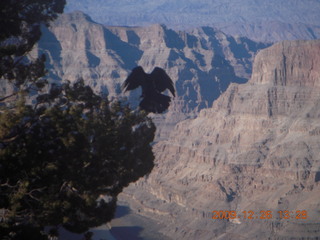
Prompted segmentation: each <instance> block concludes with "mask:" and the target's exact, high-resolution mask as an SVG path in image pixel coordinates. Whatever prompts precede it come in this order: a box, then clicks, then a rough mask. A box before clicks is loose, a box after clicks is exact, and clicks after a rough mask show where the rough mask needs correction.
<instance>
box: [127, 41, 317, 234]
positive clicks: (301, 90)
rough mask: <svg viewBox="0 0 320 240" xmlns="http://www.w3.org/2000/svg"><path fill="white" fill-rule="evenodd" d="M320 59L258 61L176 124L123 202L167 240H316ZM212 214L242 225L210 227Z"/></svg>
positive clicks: (288, 51) (299, 50)
mask: <svg viewBox="0 0 320 240" xmlns="http://www.w3.org/2000/svg"><path fill="white" fill-rule="evenodd" d="M319 52H320V41H319V40H315V41H293V42H290V41H286V42H281V43H278V44H275V45H274V46H272V47H270V48H268V49H265V50H262V51H260V52H259V53H258V55H257V56H256V58H255V62H254V66H253V74H252V77H251V79H250V80H249V82H248V83H246V84H234V83H233V84H231V86H229V87H228V89H227V91H226V92H225V93H223V94H222V96H221V97H219V99H217V100H216V101H215V102H214V104H213V106H212V108H208V109H203V110H201V112H200V114H199V116H198V117H197V118H195V119H193V120H185V121H183V122H180V123H179V124H177V126H176V127H175V129H174V131H172V132H171V134H170V137H169V139H168V140H166V141H160V142H159V143H157V144H156V146H155V147H154V152H155V154H156V167H155V169H154V170H153V172H152V173H151V174H150V175H149V176H148V178H146V179H143V180H141V181H139V182H137V183H136V184H134V185H132V186H130V187H129V188H128V189H127V190H126V191H125V193H124V194H123V195H122V199H125V200H127V201H129V203H130V205H131V207H132V208H133V209H135V210H136V211H139V214H142V215H144V216H148V217H150V218H153V219H156V220H157V221H159V222H161V223H163V224H165V225H166V227H165V228H163V229H162V231H161V232H162V234H165V235H167V236H168V237H170V238H172V239H268V238H270V239H306V238H308V239H316V238H317V237H319V236H320V223H319V207H320V201H319V193H320V183H319V182H320V159H319V156H320V122H319V117H320V55H319ZM214 210H217V211H220V210H221V211H222V210H223V211H231V210H233V211H236V212H237V213H238V215H240V216H241V218H239V219H212V217H213V213H212V211H214ZM244 211H246V213H248V211H254V212H255V214H254V215H253V217H252V219H248V215H247V216H246V219H245V213H244ZM267 211H271V212H268V214H269V213H271V214H272V216H271V215H264V214H265V213H266V212H267ZM280 211H281V212H280ZM284 211H289V212H286V213H289V214H290V217H289V215H286V217H284V215H283V214H284ZM303 211H305V212H303ZM304 214H307V216H306V215H304ZM302 215H303V216H302Z"/></svg>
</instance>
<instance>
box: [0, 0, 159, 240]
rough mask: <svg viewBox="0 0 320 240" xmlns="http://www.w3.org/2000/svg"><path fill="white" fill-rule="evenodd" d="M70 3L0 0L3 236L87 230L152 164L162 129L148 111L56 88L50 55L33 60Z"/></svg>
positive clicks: (105, 217) (77, 87) (77, 89)
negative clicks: (46, 28)
mask: <svg viewBox="0 0 320 240" xmlns="http://www.w3.org/2000/svg"><path fill="white" fill-rule="evenodd" d="M64 5H65V0H41V1H40V0H4V1H0V14H1V18H0V29H1V31H0V81H1V84H3V85H2V86H6V85H8V84H9V85H11V86H12V92H7V91H6V92H5V93H4V94H3V95H2V96H0V239H19V240H20V239H48V236H47V235H50V236H56V235H57V231H56V230H55V229H53V230H51V231H49V233H48V234H45V233H44V232H43V229H44V227H45V226H61V225H62V226H64V227H65V228H67V229H69V230H71V231H73V232H85V231H86V230H87V229H88V228H90V227H92V226H97V225H99V224H102V223H105V222H107V221H110V220H111V219H112V217H113V215H114V212H115V208H116V199H117V195H118V194H119V193H120V192H121V191H122V189H123V188H124V187H126V186H127V185H128V184H129V183H130V182H133V181H136V180H137V179H138V178H140V177H142V176H144V175H146V174H148V173H149V172H150V171H151V170H152V168H153V159H154V156H153V153H152V149H151V146H150V143H151V142H152V141H153V138H154V132H155V126H154V125H153V123H152V121H151V120H150V119H149V118H148V117H147V116H146V114H145V113H144V112H132V111H131V110H130V108H129V107H128V106H126V105H123V104H122V103H121V102H113V103H109V102H108V100H107V99H104V98H102V97H100V96H97V95H96V94H94V93H93V91H92V90H91V88H90V87H88V86H85V84H84V83H83V81H79V82H77V83H76V84H74V85H71V84H70V83H66V84H64V85H62V86H57V85H51V86H50V87H49V86H48V82H47V80H46V78H45V74H46V70H45V66H44V63H45V58H44V56H41V57H39V58H36V59H33V60H30V59H31V58H30V56H29V57H28V58H27V57H26V56H27V55H28V53H29V52H30V51H31V49H32V47H33V46H34V44H35V43H36V42H37V41H38V40H39V38H40V35H41V33H40V24H49V22H50V21H51V20H53V19H54V18H56V16H57V13H61V12H62V11H63V7H64ZM46 86H47V87H48V88H49V90H47V92H46V93H43V92H44V90H43V89H44V87H46ZM9 89H10V88H9ZM7 90H8V89H7ZM30 94H32V95H33V99H34V101H35V104H29V103H27V102H30V98H29V97H30ZM12 97H14V98H13V99H14V102H8V99H11V98H12ZM86 237H87V238H89V237H90V234H87V236H86Z"/></svg>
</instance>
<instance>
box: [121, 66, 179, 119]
mask: <svg viewBox="0 0 320 240" xmlns="http://www.w3.org/2000/svg"><path fill="white" fill-rule="evenodd" d="M140 86H141V88H142V95H141V98H142V100H141V102H140V104H139V106H140V108H141V109H143V110H145V111H146V112H153V113H162V112H164V111H165V110H167V109H168V107H169V103H170V100H171V98H170V97H169V96H166V95H163V94H161V93H162V92H163V91H165V90H166V89H169V90H170V92H171V93H172V95H173V96H175V90H174V87H173V82H172V80H171V78H170V77H169V76H168V75H167V73H166V72H165V71H164V70H163V69H162V68H159V67H156V68H154V69H153V71H152V73H150V74H148V73H145V71H144V70H143V68H142V67H140V66H138V67H136V68H134V69H133V70H132V72H131V73H130V75H129V76H128V78H127V79H126V80H125V82H124V83H123V85H122V89H124V91H128V90H133V89H136V88H138V87H140Z"/></svg>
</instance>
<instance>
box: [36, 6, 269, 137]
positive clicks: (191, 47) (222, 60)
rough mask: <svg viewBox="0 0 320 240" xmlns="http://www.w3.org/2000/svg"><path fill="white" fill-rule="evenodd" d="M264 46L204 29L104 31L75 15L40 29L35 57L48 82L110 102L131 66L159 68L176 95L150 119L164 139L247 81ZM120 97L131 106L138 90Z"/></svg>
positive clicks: (207, 28)
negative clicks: (41, 58)
mask: <svg viewBox="0 0 320 240" xmlns="http://www.w3.org/2000/svg"><path fill="white" fill-rule="evenodd" d="M266 46H267V45H266V44H261V43H256V42H253V41H251V40H249V39H246V38H234V37H231V36H227V35H225V34H224V33H222V32H219V31H215V30H214V29H213V28H209V27H206V28H199V29H195V30H193V31H191V32H188V33H187V32H179V31H174V30H171V29H168V28H166V27H165V26H163V25H152V26H149V27H105V26H103V25H101V24H97V23H95V22H93V21H92V20H91V19H90V18H89V17H88V16H86V15H84V14H83V13H81V12H75V13H72V14H64V15H62V16H60V17H59V19H58V20H57V21H55V22H54V23H53V24H52V26H51V27H50V28H49V29H47V28H43V36H42V38H41V40H40V43H39V45H38V48H37V49H36V50H35V53H38V52H44V53H46V55H47V59H48V62H47V68H48V69H49V73H50V77H51V78H52V79H53V80H55V81H61V80H62V79H63V80H65V79H69V80H71V81H74V80H76V79H78V78H84V80H85V81H86V83H88V84H89V85H90V86H92V87H93V88H94V89H95V90H96V92H102V93H104V94H108V95H109V97H110V98H112V97H119V95H120V96H121V84H122V83H123V82H124V80H125V78H126V77H127V76H128V74H129V73H130V71H131V70H132V68H134V67H135V66H137V65H141V66H142V67H143V68H144V69H145V70H146V71H147V72H150V71H152V70H153V68H154V67H155V66H158V67H162V68H164V69H165V70H166V72H167V73H168V74H169V75H170V77H171V78H172V80H173V81H174V83H175V87H176V90H177V97H176V98H175V99H174V101H173V103H172V105H171V106H170V109H169V112H168V113H167V114H164V115H161V116H157V117H155V121H156V122H157V123H158V126H160V125H162V126H164V127H159V128H158V129H159V131H158V133H159V134H158V135H159V136H160V135H161V136H163V137H166V136H167V132H169V131H170V129H171V127H172V126H174V125H175V124H176V123H177V122H178V121H180V120H183V119H186V118H190V117H193V116H194V115H196V114H197V113H198V111H199V110H200V109H203V108H206V107H211V105H212V102H213V101H214V100H215V99H216V98H217V97H218V96H219V95H220V93H221V92H223V91H225V89H226V88H227V86H228V85H229V84H230V83H231V82H238V83H243V82H245V81H247V79H248V78H249V76H250V74H251V69H252V60H253V57H254V55H255V53H256V52H257V51H258V50H259V49H261V48H265V47H266ZM122 96H123V95H122ZM126 96H127V97H128V98H129V101H130V102H131V103H135V104H136V103H137V102H138V100H139V96H140V91H139V90H136V91H133V92H130V93H129V94H127V95H126Z"/></svg>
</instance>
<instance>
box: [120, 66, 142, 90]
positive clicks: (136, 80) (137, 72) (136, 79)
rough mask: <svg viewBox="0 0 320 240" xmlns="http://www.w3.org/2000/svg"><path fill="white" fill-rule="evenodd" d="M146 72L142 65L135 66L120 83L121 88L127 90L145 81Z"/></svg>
mask: <svg viewBox="0 0 320 240" xmlns="http://www.w3.org/2000/svg"><path fill="white" fill-rule="evenodd" d="M145 78H146V73H145V72H144V70H143V68H142V67H140V66H139V67H136V68H134V69H133V70H132V72H131V73H130V75H129V76H128V77H127V79H126V80H125V81H124V83H123V84H122V90H124V91H128V90H133V89H136V88H137V87H139V86H141V85H142V84H143V83H144V82H145Z"/></svg>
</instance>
